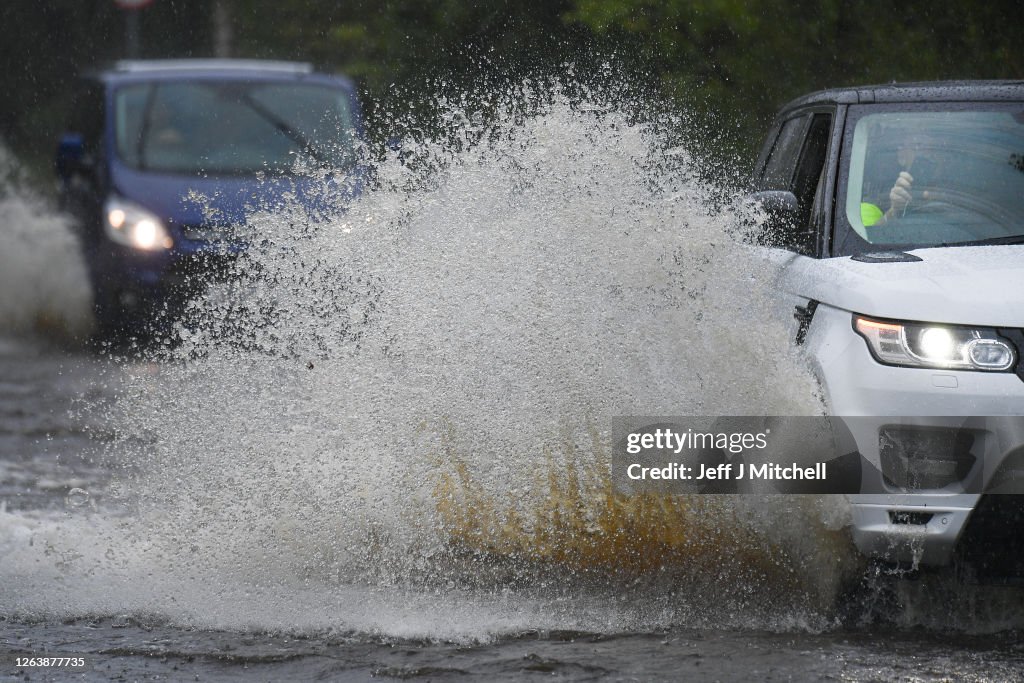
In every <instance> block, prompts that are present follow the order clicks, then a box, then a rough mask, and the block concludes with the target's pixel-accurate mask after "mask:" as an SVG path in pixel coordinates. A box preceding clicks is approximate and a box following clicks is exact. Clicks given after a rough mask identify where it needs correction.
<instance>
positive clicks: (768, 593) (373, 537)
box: [26, 89, 852, 638]
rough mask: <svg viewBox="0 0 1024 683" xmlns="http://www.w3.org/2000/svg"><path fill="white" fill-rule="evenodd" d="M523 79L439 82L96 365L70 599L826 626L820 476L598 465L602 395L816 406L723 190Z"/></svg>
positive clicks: (306, 623) (154, 608) (720, 405)
mask: <svg viewBox="0 0 1024 683" xmlns="http://www.w3.org/2000/svg"><path fill="white" fill-rule="evenodd" d="M528 100H529V105H528V106H525V107H524V106H523V105H522V102H521V101H520V100H517V99H515V98H512V99H510V100H509V101H508V102H500V101H499V102H498V103H497V104H496V105H495V106H496V109H495V110H494V111H492V112H491V114H492V116H491V118H490V119H487V121H483V120H479V119H477V118H476V117H474V116H473V115H470V114H468V113H467V112H465V111H462V110H461V109H460V108H459V106H458V105H449V108H448V109H447V110H446V114H445V117H444V122H445V125H446V126H447V130H448V134H447V135H441V136H438V138H437V139H431V138H424V137H422V136H419V137H418V136H415V135H410V136H409V137H408V138H407V139H406V140H405V142H404V143H403V144H402V145H401V146H400V149H399V150H397V151H396V152H395V153H394V154H392V155H390V156H389V158H387V159H385V160H384V161H383V162H382V163H381V164H380V165H379V166H378V168H377V178H376V184H375V186H374V188H373V189H371V190H370V191H368V192H367V193H366V194H364V195H363V196H362V197H361V198H360V199H359V200H358V201H356V202H355V203H354V204H353V205H352V206H351V207H350V209H349V211H348V212H347V213H346V214H345V215H344V216H342V217H340V218H338V219H335V220H326V221H325V220H317V219H316V217H310V216H308V215H307V214H306V212H305V210H304V209H303V208H302V207H301V206H293V207H291V208H290V209H286V210H282V211H279V212H276V213H273V214H268V213H264V214H259V215H254V216H253V217H252V218H251V220H250V223H249V226H248V229H249V230H251V231H255V232H256V233H258V234H259V235H260V236H261V241H260V244H259V246H258V247H256V248H254V249H252V250H251V251H250V252H249V253H248V254H247V255H246V256H245V257H244V258H242V259H241V260H239V261H238V263H237V264H236V266H235V270H236V272H235V277H234V278H233V279H232V281H231V283H230V284H228V285H224V286H222V287H221V288H220V291H218V292H217V295H216V296H212V295H211V296H209V297H207V298H206V299H204V300H202V301H199V302H197V303H196V304H195V305H194V306H193V307H192V309H191V311H190V314H189V316H188V320H187V322H185V323H183V324H182V325H180V326H179V327H178V328H177V330H176V332H175V335H176V337H177V339H175V340H173V343H170V344H169V345H168V346H167V347H166V348H165V349H164V350H163V351H162V352H161V353H160V354H158V355H160V358H159V360H158V361H157V362H152V363H150V362H145V363H135V364H132V365H129V366H127V368H126V370H127V373H128V377H127V378H126V380H125V388H124V390H123V391H122V392H121V394H120V395H119V401H118V407H117V409H116V412H115V414H114V415H113V417H112V420H113V422H114V423H115V424H116V425H117V427H118V429H119V430H120V438H119V439H118V440H117V441H115V443H114V445H113V447H112V449H111V452H110V458H111V460H112V461H113V465H112V466H114V467H116V468H120V469H119V471H120V475H119V477H118V480H117V481H116V482H115V483H114V484H113V485H112V487H111V490H110V491H109V492H108V495H107V498H106V500H107V501H108V502H107V505H109V506H110V510H111V511H112V512H111V514H110V515H109V516H108V518H104V519H92V520H91V522H90V523H91V524H93V525H94V528H91V529H90V530H89V532H88V533H87V534H86V535H87V536H88V537H89V538H90V539H91V540H90V543H91V544H93V545H94V546H95V547H96V550H95V552H94V551H93V549H92V546H90V548H88V549H83V548H81V546H80V542H75V541H74V540H71V539H68V538H67V537H65V536H61V535H60V533H59V532H58V531H56V530H50V531H47V532H45V533H52V534H55V535H56V537H57V540H52V541H51V544H52V545H53V547H60V543H61V542H67V543H70V544H71V547H72V548H73V549H75V550H76V552H78V551H79V550H80V551H81V552H79V553H78V554H79V555H81V556H82V557H77V556H70V557H67V558H65V557H64V556H61V557H62V559H61V560H60V563H61V564H60V568H56V565H53V566H54V567H55V568H54V569H53V571H54V572H58V573H60V574H61V575H63V576H65V578H66V577H67V574H68V572H71V573H72V574H74V575H75V576H76V577H77V579H78V580H79V581H81V582H82V584H83V585H86V586H88V590H82V591H80V593H81V594H82V595H87V596H89V597H83V598H79V600H80V602H81V604H79V605H78V606H77V608H78V609H87V610H90V609H93V610H101V611H102V612H103V613H106V614H122V613H129V614H131V613H136V612H138V611H140V610H144V611H147V612H151V613H155V614H158V615H160V616H162V617H163V618H165V619H171V620H173V621H175V622H179V623H201V624H204V625H215V626H222V627H228V628H236V627H248V626H255V627H258V628H269V629H273V628H289V629H298V630H301V629H305V628H333V629H339V630H346V629H354V630H360V631H371V632H382V633H386V634H390V635H410V634H412V635H417V636H425V637H437V638H479V637H486V636H487V635H488V634H493V633H509V632H517V631H521V630H528V629H550V628H561V629H580V630H592V631H600V632H606V631H619V630H627V629H632V628H658V627H663V626H668V625H678V624H685V625H692V626H701V625H712V626H730V625H733V626H751V625H760V626H763V627H766V628H792V627H803V628H808V627H815V628H818V627H822V626H823V625H825V624H827V623H829V622H828V609H829V604H830V600H831V597H832V596H833V595H834V593H835V590H836V587H837V585H838V583H839V581H840V579H841V578H842V575H843V572H844V571H846V565H847V563H848V562H851V561H852V560H851V558H852V554H851V553H850V552H849V549H848V547H847V546H846V545H844V540H843V537H842V535H841V534H840V533H838V531H839V530H840V529H841V528H842V526H843V523H844V521H845V517H844V515H845V508H844V507H843V506H842V505H841V504H840V503H838V502H836V501H835V500H834V499H818V498H799V497H785V498H783V497H778V498H761V499H754V498H742V499H740V498H739V497H737V498H733V499H728V500H727V499H715V498H695V499H675V500H672V501H664V500H662V501H658V500H651V499H646V498H638V499H632V500H623V499H618V498H615V497H614V496H612V495H611V493H610V492H609V490H608V487H607V481H608V466H609V460H610V459H609V458H608V457H607V453H608V441H609V432H610V427H611V418H612V416H614V415H618V414H650V415H664V414H698V415H709V414H711V415H713V414H722V415H725V414H740V415H742V414H782V415H796V414H813V413H817V412H820V411H821V402H820V399H819V398H818V396H817V393H816V387H815V384H814V382H813V380H812V378H811V376H810V374H809V373H808V372H807V370H806V369H805V368H804V366H803V364H802V362H801V361H800V360H799V359H798V358H796V357H795V356H794V355H792V353H791V352H790V350H789V340H788V338H787V332H786V329H785V324H784V321H785V320H786V317H785V315H784V313H783V312H780V311H778V310H777V308H776V306H777V305H776V304H775V303H774V300H773V298H772V297H771V291H770V288H771V283H772V275H773V274H772V273H771V272H770V270H769V269H768V268H767V267H766V265H765V263H764V262H763V261H760V260H759V259H757V258H756V257H754V256H753V255H752V254H751V253H750V252H748V251H746V250H745V249H743V248H742V247H741V246H740V245H739V244H738V243H737V241H736V240H735V231H736V226H737V224H738V221H737V212H739V211H740V209H739V208H737V207H738V203H733V202H731V201H723V196H722V193H721V192H720V191H719V190H717V189H716V188H709V187H706V186H704V185H703V184H702V183H700V182H699V181H697V180H696V178H697V177H698V175H699V174H697V173H695V172H694V168H693V165H694V163H695V162H694V161H693V159H691V158H690V157H689V155H687V154H686V152H685V150H681V149H679V148H678V147H677V146H676V145H674V144H671V143H670V142H669V141H668V140H667V139H666V138H665V137H663V136H662V135H661V134H660V133H659V130H661V129H662V126H659V125H653V124H651V123H650V122H646V123H645V122H644V120H643V117H642V116H641V117H638V116H637V115H636V113H635V112H625V111H623V110H621V109H619V108H617V107H615V106H611V105H609V104H608V103H607V102H605V101H601V100H600V99H598V100H597V101H594V102H590V101H579V100H576V99H573V98H571V97H568V96H566V95H564V94H562V93H560V92H558V91H557V89H556V90H554V91H545V92H542V93H540V94H539V95H538V94H537V93H532V94H531V96H530V97H529V98H528ZM119 506H123V507H122V508H121V509H123V510H124V516H123V517H119V516H117V515H115V514H114V512H113V511H116V510H117V509H119ZM41 533H42V532H41ZM60 539H63V540H62V541H61V540H60ZM101 548H103V549H106V551H109V554H108V553H107V552H102V553H101V552H100V550H99V549H101ZM111 556H112V557H113V558H115V559H111ZM833 568H834V571H831V569H833ZM100 574H107V578H108V579H109V578H110V577H111V576H113V577H115V578H116V579H117V582H118V583H119V584H121V585H122V589H119V592H118V593H117V594H116V595H114V594H112V593H111V592H110V590H109V589H107V590H104V589H103V588H101V587H100V586H99V585H98V583H99V580H98V579H97V578H96V577H97V576H98V575H100ZM37 576H38V575H37ZM143 577H147V578H143ZM140 581H141V583H140ZM124 585H128V586H129V587H130V588H129V589H128V590H127V591H125V590H123V587H124ZM188 595H194V596H196V597H193V598H189V597H187V596H188ZM32 607H33V608H34V609H38V610H40V611H43V612H46V611H47V610H49V609H54V607H53V606H52V605H46V604H42V603H38V604H34V605H33V606H32ZM26 608H28V606H26ZM71 609H73V610H74V609H76V607H75V606H72V607H71Z"/></svg>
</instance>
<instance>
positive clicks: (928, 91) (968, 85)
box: [780, 81, 1024, 114]
mask: <svg viewBox="0 0 1024 683" xmlns="http://www.w3.org/2000/svg"><path fill="white" fill-rule="evenodd" d="M1003 100H1024V81H925V82H916V83H886V84H881V85H864V86H856V87H851V88H836V89H832V90H819V91H818V92H813V93H810V94H809V95H804V96H803V97H799V98H797V99H795V100H793V101H792V102H790V103H789V104H787V105H786V106H785V107H783V108H782V111H781V112H780V114H785V113H786V112H788V111H790V110H792V109H796V108H798V107H803V106H807V105H814V104H870V103H872V102H962V101H977V102H992V101H995V102H998V101H1003Z"/></svg>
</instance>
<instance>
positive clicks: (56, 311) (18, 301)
mask: <svg viewBox="0 0 1024 683" xmlns="http://www.w3.org/2000/svg"><path fill="white" fill-rule="evenodd" d="M0 237H2V239H3V248H2V249H0V335H2V336H4V337H9V336H11V335H24V334H26V333H32V332H41V333H44V334H46V335H47V336H51V337H57V338H60V339H65V340H76V339H77V340H81V339H84V338H85V337H87V336H88V334H89V332H90V330H91V329H92V324H93V321H92V310H91V309H92V298H91V297H92V295H91V293H90V289H89V286H88V280H87V277H86V271H85V265H84V263H83V262H82V259H81V256H80V251H79V246H78V242H77V240H76V239H75V237H74V234H73V232H72V230H71V226H70V223H69V221H68V220H67V218H66V217H65V216H63V215H61V214H60V213H58V212H57V211H56V210H54V208H53V207H52V206H51V205H50V204H49V203H48V202H47V201H46V200H45V199H44V198H43V197H42V196H41V194H40V193H38V192H36V191H35V190H34V188H32V187H31V185H30V183H29V182H28V180H27V177H26V175H25V173H24V172H23V170H22V169H21V167H20V165H19V164H18V163H17V161H16V160H15V158H14V157H13V156H12V155H11V154H10V152H8V151H7V149H6V148H4V147H3V146H2V145H0Z"/></svg>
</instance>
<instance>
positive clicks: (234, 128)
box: [56, 59, 364, 336]
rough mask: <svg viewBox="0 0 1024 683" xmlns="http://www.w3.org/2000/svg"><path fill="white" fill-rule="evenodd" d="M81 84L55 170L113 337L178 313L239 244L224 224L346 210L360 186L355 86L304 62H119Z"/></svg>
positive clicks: (105, 329) (105, 330)
mask: <svg viewBox="0 0 1024 683" xmlns="http://www.w3.org/2000/svg"><path fill="white" fill-rule="evenodd" d="M79 85H80V90H79V92H78V93H77V94H76V97H75V100H74V101H75V111H74V114H73V120H72V125H71V126H70V128H69V130H68V132H67V133H65V134H64V136H63V137H62V139H61V142H60V145H59V147H58V151H57V159H56V167H57V175H58V179H59V185H60V191H61V199H62V204H63V206H64V207H65V208H66V209H67V210H68V211H69V212H70V213H71V214H72V215H73V216H74V217H75V221H76V224H77V226H78V228H79V229H80V231H81V234H80V237H81V242H82V248H83V253H84V255H85V260H86V263H87V265H88V269H89V275H90V280H91V285H92V289H93V294H94V304H95V312H96V320H97V323H98V325H99V329H100V332H101V333H102V334H104V335H105V336H106V335H115V336H122V335H140V336H144V335H145V333H146V330H147V329H148V327H149V325H150V324H151V323H152V322H153V321H155V320H156V319H158V318H160V319H166V317H162V316H163V314H165V313H167V312H171V313H172V314H173V313H174V312H175V311H176V310H180V308H181V307H182V306H183V304H184V302H185V301H187V300H188V298H189V297H190V296H194V295H195V294H196V293H197V287H201V286H202V283H203V282H204V281H206V280H207V279H208V278H209V277H216V275H217V274H218V272H222V271H224V270H225V266H226V265H227V263H228V262H229V261H230V260H231V259H232V258H233V257H235V256H237V254H238V253H240V252H241V251H242V250H244V249H245V244H244V243H242V241H241V240H240V239H239V238H232V237H228V235H230V234H237V232H234V233H233V232H231V231H229V230H228V229H229V227H231V226H238V225H241V224H244V222H245V220H246V216H247V215H248V214H249V213H251V212H252V211H253V210H255V209H268V208H269V209H273V207H274V206H275V205H280V204H281V203H283V202H284V201H286V199H287V200H289V201H296V200H297V201H299V202H301V203H303V204H305V205H306V206H307V207H308V208H310V209H315V210H317V211H331V210H334V209H341V208H343V206H344V204H345V202H346V201H348V200H351V199H352V198H353V197H354V196H356V195H357V194H358V193H359V191H360V189H361V187H362V184H363V181H364V172H363V169H362V167H361V166H360V164H359V161H358V159H359V144H360V141H361V140H362V138H363V132H364V131H363V126H362V120H361V115H360V110H359V105H358V102H357V99H356V94H355V88H354V87H353V84H352V82H351V81H349V80H348V79H346V78H344V77H341V76H335V75H327V74H321V73H316V72H314V70H313V69H312V67H311V66H310V65H308V64H301V63H292V62H272V61H250V60H226V59H216V60H157V61H131V62H119V63H117V64H116V65H115V66H114V67H113V68H111V69H109V70H105V71H101V72H97V73H95V74H91V75H89V76H86V77H85V78H83V79H82V80H81V83H80V84H79ZM301 169H306V172H300V171H301ZM309 169H315V170H322V171H325V172H324V173H319V174H316V173H309V172H308V170H309ZM325 178H329V179H330V180H328V181H326V182H328V184H329V185H331V186H332V187H331V189H330V191H327V192H325V190H324V183H325ZM197 283H198V284H197Z"/></svg>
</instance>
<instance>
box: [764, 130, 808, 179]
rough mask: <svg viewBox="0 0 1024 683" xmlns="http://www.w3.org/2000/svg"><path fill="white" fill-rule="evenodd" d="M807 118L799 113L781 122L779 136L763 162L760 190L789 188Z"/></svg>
mask: <svg viewBox="0 0 1024 683" xmlns="http://www.w3.org/2000/svg"><path fill="white" fill-rule="evenodd" d="M807 119H808V117H807V116H806V115H801V116H797V117H795V118H792V119H789V120H788V121H786V122H785V123H784V124H782V129H781V130H780V131H779V136H778V138H776V140H775V145H774V146H773V147H772V151H771V154H769V155H768V160H767V162H766V163H765V167H764V174H763V175H762V176H761V189H762V190H788V189H790V182H791V181H792V179H793V171H794V169H795V168H796V162H797V154H799V152H800V145H801V143H802V142H803V140H804V129H805V128H806V126H807Z"/></svg>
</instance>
